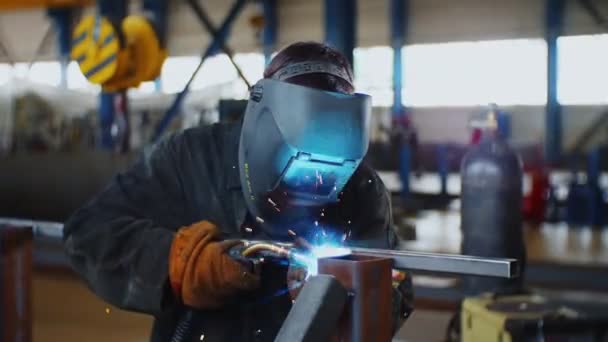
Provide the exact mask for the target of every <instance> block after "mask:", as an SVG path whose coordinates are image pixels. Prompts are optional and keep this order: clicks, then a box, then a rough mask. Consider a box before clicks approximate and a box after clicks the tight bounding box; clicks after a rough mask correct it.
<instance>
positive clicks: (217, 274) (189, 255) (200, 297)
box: [169, 221, 259, 309]
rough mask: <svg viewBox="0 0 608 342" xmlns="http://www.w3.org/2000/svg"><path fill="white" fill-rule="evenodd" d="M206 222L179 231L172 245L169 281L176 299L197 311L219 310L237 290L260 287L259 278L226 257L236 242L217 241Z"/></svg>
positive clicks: (217, 236)
mask: <svg viewBox="0 0 608 342" xmlns="http://www.w3.org/2000/svg"><path fill="white" fill-rule="evenodd" d="M219 236H220V232H219V230H218V229H217V227H216V226H215V225H214V224H213V223H211V222H209V221H201V222H197V223H194V224H192V225H191V226H189V227H184V228H181V229H180V230H179V231H178V232H177V234H176V236H175V238H174V239H173V242H172V244H171V252H170V254H169V280H170V282H171V288H172V289H173V293H174V294H175V296H176V298H178V299H179V300H181V302H182V303H184V304H185V305H188V306H191V307H194V308H198V309H214V308H219V307H221V306H222V304H224V303H225V302H226V300H227V299H229V298H230V297H231V296H233V295H234V294H236V293H238V292H239V291H244V290H252V289H255V288H256V287H258V286H259V278H258V276H256V275H255V274H253V273H251V272H249V271H248V270H247V269H246V268H245V267H244V266H243V265H242V264H240V263H239V262H238V261H235V260H234V259H232V258H231V257H230V256H228V255H227V254H226V251H227V250H228V249H229V248H231V247H233V246H235V245H238V244H239V242H238V241H219Z"/></svg>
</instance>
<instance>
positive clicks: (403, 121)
mask: <svg viewBox="0 0 608 342" xmlns="http://www.w3.org/2000/svg"><path fill="white" fill-rule="evenodd" d="M408 12H409V1H408V0H390V6H389V13H388V15H389V16H390V18H391V23H390V25H391V37H390V40H391V47H392V49H393V108H392V114H393V120H392V122H393V125H400V126H402V127H393V129H398V130H399V131H401V132H402V133H403V134H405V135H406V136H405V137H403V139H401V142H400V143H401V146H400V150H399V178H400V179H401V184H402V186H401V193H402V196H403V197H408V196H409V192H410V182H409V179H410V169H411V162H412V160H411V159H412V151H411V148H410V141H409V140H410V139H408V137H407V135H408V134H409V133H411V132H408V130H411V127H408V126H409V125H410V123H409V120H408V118H407V117H406V115H407V114H406V111H405V108H404V106H403V99H402V91H403V56H402V48H403V46H405V44H406V42H407V28H408Z"/></svg>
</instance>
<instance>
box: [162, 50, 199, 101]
mask: <svg viewBox="0 0 608 342" xmlns="http://www.w3.org/2000/svg"><path fill="white" fill-rule="evenodd" d="M199 60H200V58H199V57H195V56H188V57H169V58H167V60H166V61H165V63H164V64H163V69H162V71H161V79H162V90H163V92H165V93H177V92H179V91H181V90H182V89H184V86H185V85H186V83H187V82H188V80H189V79H190V76H191V75H192V73H193V72H194V70H195V69H196V66H197V65H198V63H199Z"/></svg>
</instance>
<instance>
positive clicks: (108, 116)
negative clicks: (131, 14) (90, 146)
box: [97, 0, 127, 149]
mask: <svg viewBox="0 0 608 342" xmlns="http://www.w3.org/2000/svg"><path fill="white" fill-rule="evenodd" d="M97 13H98V15H100V16H103V17H106V18H108V19H109V20H110V22H112V24H114V25H118V26H117V27H120V22H121V21H122V19H123V18H124V17H125V16H126V15H127V1H125V0H98V1H97ZM118 94H119V93H113V92H112V93H109V92H104V91H102V92H101V95H100V96H99V129H100V130H101V132H100V140H99V144H100V147H101V148H103V149H113V148H114V138H113V136H112V125H113V124H114V120H115V116H116V105H115V103H116V101H115V97H116V96H117V95H118Z"/></svg>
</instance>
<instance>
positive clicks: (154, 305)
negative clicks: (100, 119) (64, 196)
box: [64, 42, 411, 341]
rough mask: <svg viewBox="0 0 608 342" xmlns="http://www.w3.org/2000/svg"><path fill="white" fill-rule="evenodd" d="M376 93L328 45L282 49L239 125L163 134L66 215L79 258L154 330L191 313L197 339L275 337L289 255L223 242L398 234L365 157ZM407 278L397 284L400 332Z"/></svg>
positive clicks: (71, 247) (164, 330)
mask: <svg viewBox="0 0 608 342" xmlns="http://www.w3.org/2000/svg"><path fill="white" fill-rule="evenodd" d="M370 101H371V99H370V98H369V96H367V95H362V94H355V93H354V86H353V73H352V70H351V67H350V66H349V63H348V62H347V60H346V59H345V57H344V56H343V55H342V54H341V53H339V52H338V51H336V50H335V49H333V48H331V47H328V46H326V45H324V44H320V43H314V42H303V43H295V44H292V45H290V46H288V47H286V48H285V49H283V50H282V51H280V52H279V53H278V54H277V55H276V56H275V57H274V58H273V60H272V61H271V63H270V64H269V66H268V67H267V68H266V70H265V72H264V78H263V79H262V80H260V81H259V82H258V83H257V84H256V85H255V86H254V87H253V88H252V89H251V90H250V98H249V102H248V106H247V109H246V112H245V114H244V119H243V120H242V121H241V122H240V123H237V124H215V125H211V126H203V127H196V128H192V129H188V130H185V131H183V132H181V133H177V134H174V135H172V136H170V137H168V138H166V139H164V140H163V141H161V142H160V143H158V144H156V145H155V146H154V147H153V148H152V149H150V150H146V151H145V152H144V155H143V156H142V158H141V159H140V160H139V161H138V162H137V163H135V164H134V165H133V166H132V167H131V168H130V169H129V170H128V171H126V172H124V173H121V174H118V175H117V176H116V177H115V178H114V179H113V180H112V182H111V183H110V184H109V185H108V186H107V187H106V188H105V190H103V191H102V192H101V193H100V194H98V195H97V196H96V197H95V198H93V199H92V200H91V201H90V202H88V203H87V204H86V205H85V206H84V207H82V208H80V209H79V210H78V211H77V212H76V213H74V215H73V216H72V217H71V218H70V219H69V220H68V222H67V223H66V225H65V231H64V244H65V249H66V251H67V254H68V255H69V257H70V259H71V263H72V265H73V267H74V269H75V270H76V271H77V272H78V273H79V274H80V275H81V276H82V277H83V278H84V279H85V280H86V281H87V283H88V285H89V286H90V288H91V289H92V290H93V291H94V292H95V293H96V294H97V295H99V296H100V297H101V298H102V299H104V300H105V301H107V302H109V303H110V304H113V305H115V306H117V307H119V308H122V309H126V310H132V311H138V312H143V313H148V314H151V315H154V317H155V322H154V327H153V332H152V339H151V340H152V341H168V340H171V339H172V338H173V336H175V334H176V333H179V331H177V332H176V330H179V329H178V328H179V322H181V321H182V320H183V317H184V314H185V313H186V312H187V313H189V314H190V313H191V314H192V315H193V316H192V317H190V318H189V319H190V321H191V325H193V326H195V327H196V329H198V330H197V331H198V332H197V334H198V335H197V336H196V337H197V340H199V338H200V340H205V341H207V340H208V341H272V340H273V339H274V337H275V335H276V333H277V332H278V330H279V328H280V326H281V323H282V322H283V320H284V318H285V317H286V315H287V312H288V311H289V309H290V307H291V304H292V298H291V297H290V293H289V287H288V285H287V283H288V281H287V274H288V265H285V264H280V263H270V262H269V263H264V264H263V265H262V269H261V271H259V270H258V271H254V270H252V269H251V268H249V267H247V265H246V264H244V263H242V262H240V261H239V260H236V259H234V258H232V257H231V256H230V254H229V253H228V250H229V249H231V248H234V247H235V245H236V244H238V242H237V240H235V239H270V240H278V241H291V240H293V238H294V236H297V237H298V238H303V239H306V241H310V242H311V243H313V244H314V243H325V242H331V243H334V244H336V243H337V244H345V245H356V246H365V247H376V248H391V247H393V246H394V244H395V236H394V233H393V230H392V229H391V223H392V222H391V221H392V219H391V207H390V198H389V194H388V192H387V190H386V189H385V187H384V185H383V184H382V182H381V180H380V179H379V178H378V176H377V174H376V173H375V172H374V171H373V170H372V169H371V168H370V167H368V166H367V165H365V164H364V163H362V159H363V157H364V156H365V154H366V152H367V147H368V128H369V127H368V126H369V119H370V118H369V116H370V111H371V102H370ZM408 280H409V279H408ZM408 280H405V281H403V282H402V283H401V284H399V286H397V287H396V291H395V295H394V296H393V297H394V310H393V311H394V313H395V314H394V316H395V317H393V322H392V323H393V327H394V328H395V330H396V329H397V327H399V325H400V324H401V323H402V322H403V318H404V317H405V316H407V311H408V310H410V307H408V305H409V302H408V301H407V299H411V298H408V295H409V294H408V290H409V286H410V285H411V283H409V282H408Z"/></svg>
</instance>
